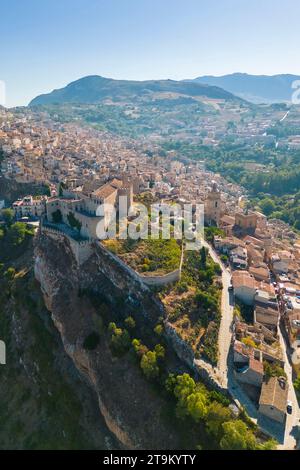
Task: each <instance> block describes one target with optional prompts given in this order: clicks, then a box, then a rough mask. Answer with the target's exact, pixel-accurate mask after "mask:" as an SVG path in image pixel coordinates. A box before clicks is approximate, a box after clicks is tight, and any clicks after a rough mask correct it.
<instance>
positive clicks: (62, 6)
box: [0, 0, 300, 106]
mask: <svg viewBox="0 0 300 470" xmlns="http://www.w3.org/2000/svg"><path fill="white" fill-rule="evenodd" d="M0 18H1V24H0V80H3V81H5V83H6V90H7V101H6V104H7V106H14V105H25V104H28V102H29V101H30V99H32V98H33V97H35V96H36V95H38V94H40V93H45V92H48V91H50V90H52V89H53V88H60V87H62V86H64V85H66V84H67V83H69V82H70V81H73V80H76V79H77V78H80V77H82V76H85V75H94V74H97V75H102V76H106V77H112V78H123V79H137V80H143V79H157V78H174V79H184V78H193V77H196V76H199V75H207V74H214V75H223V74H226V73H232V72H248V73H254V74H275V73H295V74H299V75H300V60H299V59H300V50H299V49H300V28H299V20H300V2H299V0H0Z"/></svg>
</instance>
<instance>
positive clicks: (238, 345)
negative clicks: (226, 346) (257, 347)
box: [233, 341, 254, 357]
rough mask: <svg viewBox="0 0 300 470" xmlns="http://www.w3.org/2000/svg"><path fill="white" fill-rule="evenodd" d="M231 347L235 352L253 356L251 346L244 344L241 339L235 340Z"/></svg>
mask: <svg viewBox="0 0 300 470" xmlns="http://www.w3.org/2000/svg"><path fill="white" fill-rule="evenodd" d="M233 349H234V351H235V352H237V353H239V354H243V355H244V356H248V357H253V354H254V353H253V348H252V347H250V346H246V344H244V343H242V342H241V341H235V342H234V346H233Z"/></svg>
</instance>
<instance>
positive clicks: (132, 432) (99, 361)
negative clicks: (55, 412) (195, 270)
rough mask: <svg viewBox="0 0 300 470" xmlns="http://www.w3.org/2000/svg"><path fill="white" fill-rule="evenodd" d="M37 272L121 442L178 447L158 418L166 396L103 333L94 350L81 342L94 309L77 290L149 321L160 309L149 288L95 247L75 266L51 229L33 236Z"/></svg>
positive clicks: (57, 322)
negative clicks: (101, 297) (90, 292)
mask: <svg viewBox="0 0 300 470" xmlns="http://www.w3.org/2000/svg"><path fill="white" fill-rule="evenodd" d="M35 276H36V278H37V280H38V281H39V283H40V285H41V289H42V291H43V294H44V299H45V302H46V305H47V308H48V309H49V311H50V312H51V315H52V319H53V321H54V324H55V325H56V327H57V329H58V330H59V332H60V334H61V337H62V341H63V344H64V347H65V350H66V352H67V353H68V355H69V356H70V357H71V358H72V359H73V361H74V364H75V365H76V367H77V368H78V369H79V370H80V371H81V372H82V374H83V375H84V376H85V377H86V378H87V380H88V382H89V383H90V384H91V385H92V386H93V388H94V389H95V391H96V393H97V395H98V400H99V412H101V413H102V414H103V416H104V418H105V421H106V424H107V426H108V427H109V429H110V430H111V431H112V432H113V433H114V434H115V435H116V437H117V438H118V439H119V441H120V442H121V443H122V444H123V445H124V447H126V448H129V449H151V448H155V449H168V448H170V449H172V448H173V449H174V448H180V443H179V439H178V436H177V435H176V433H175V431H174V430H173V429H172V428H171V426H170V425H169V424H167V423H166V422H165V421H163V420H162V418H161V414H162V409H163V407H164V405H165V402H164V400H163V399H162V398H161V397H160V396H159V395H158V394H157V392H155V391H154V390H153V389H152V387H151V386H149V383H148V382H147V381H146V380H145V378H144V377H143V375H142V373H141V371H140V369H139V367H137V366H136V364H134V363H133V362H132V359H130V358H129V357H127V356H124V357H122V358H116V357H114V356H113V355H112V354H111V351H110V348H109V346H108V343H107V339H106V338H105V335H102V336H101V340H100V344H99V345H98V347H97V348H96V349H95V350H94V351H87V350H85V349H84V348H83V346H82V344H83V341H84V339H85V338H86V336H87V335H88V334H90V333H91V331H93V330H94V329H95V326H94V323H93V316H94V315H95V311H93V307H92V306H91V304H90V303H88V301H87V300H86V299H85V298H82V297H80V296H78V293H79V291H80V289H89V290H94V291H95V292H99V293H100V294H101V293H102V294H105V296H106V298H107V299H109V301H110V302H111V305H114V306H115V307H118V306H119V309H118V311H119V312H120V316H127V315H128V313H129V312H130V309H132V308H135V309H136V311H137V310H138V312H139V313H140V315H141V317H142V318H144V319H145V320H146V319H147V322H148V323H149V324H150V326H151V324H153V325H154V324H155V322H156V321H157V318H158V317H159V316H160V315H161V314H162V310H161V306H160V305H159V302H157V301H155V299H154V297H153V295H152V293H151V291H149V290H148V289H147V288H143V287H142V286H141V285H140V284H139V283H138V282H137V281H136V280H135V279H133V278H132V277H130V275H129V274H127V273H126V272H125V271H124V270H123V269H121V268H120V267H119V266H118V265H117V264H114V263H113V262H112V261H111V259H108V258H107V257H106V256H105V253H103V252H102V251H101V249H98V248H97V247H96V246H95V247H94V250H93V254H92V256H91V257H90V258H89V259H88V260H87V261H86V263H85V264H84V265H82V266H81V267H79V266H78V264H77V263H76V260H75V258H74V255H73V253H72V249H71V246H70V244H69V242H68V240H67V239H64V238H62V237H60V236H58V235H57V236H55V235H54V234H51V236H50V235H47V234H45V233H43V234H40V235H38V236H37V238H36V244H35Z"/></svg>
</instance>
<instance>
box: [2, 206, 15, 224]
mask: <svg viewBox="0 0 300 470" xmlns="http://www.w3.org/2000/svg"><path fill="white" fill-rule="evenodd" d="M2 217H3V220H4V222H5V223H6V224H7V225H11V223H12V221H13V220H14V211H13V210H12V209H3V210H2Z"/></svg>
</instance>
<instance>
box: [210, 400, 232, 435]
mask: <svg viewBox="0 0 300 470" xmlns="http://www.w3.org/2000/svg"><path fill="white" fill-rule="evenodd" d="M230 419H231V413H230V410H229V409H228V408H225V406H223V405H221V403H218V402H216V401H214V402H212V403H211V404H210V405H209V407H208V411H207V416H206V427H207V429H208V431H209V432H210V433H211V434H212V435H213V436H214V437H215V438H216V439H218V441H220V439H221V437H222V434H223V427H222V426H223V423H225V422H226V421H229V420H230Z"/></svg>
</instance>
